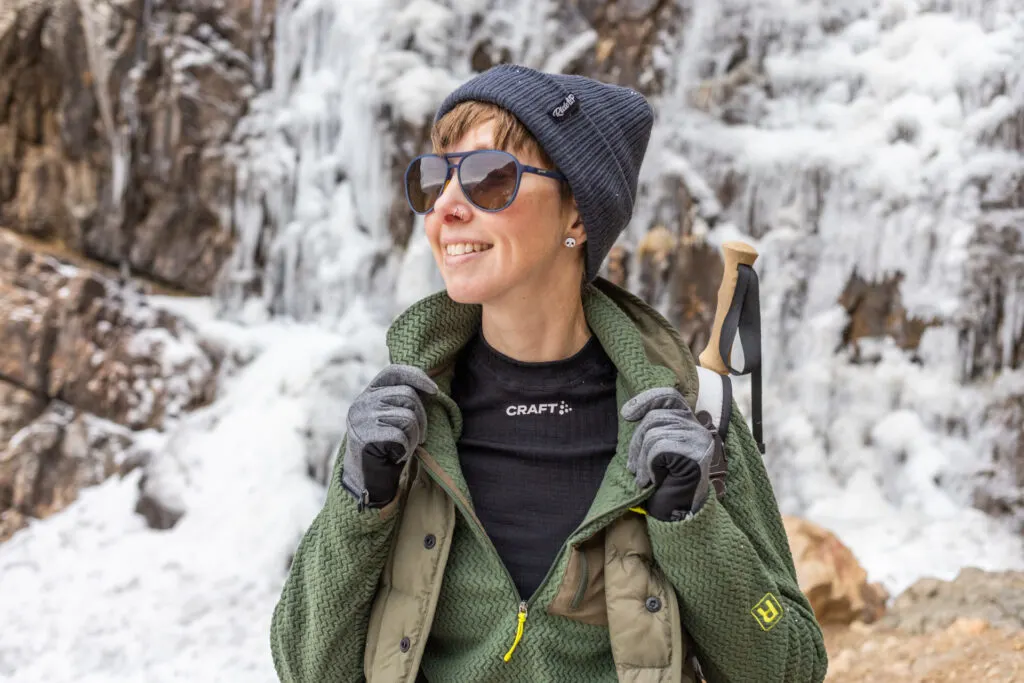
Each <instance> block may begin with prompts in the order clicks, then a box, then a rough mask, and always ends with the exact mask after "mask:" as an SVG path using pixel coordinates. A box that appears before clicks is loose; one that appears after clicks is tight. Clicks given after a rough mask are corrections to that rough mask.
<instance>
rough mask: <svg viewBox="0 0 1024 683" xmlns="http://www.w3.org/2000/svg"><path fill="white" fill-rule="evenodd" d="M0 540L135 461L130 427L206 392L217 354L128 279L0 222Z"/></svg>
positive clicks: (169, 413)
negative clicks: (68, 258) (80, 263)
mask: <svg viewBox="0 0 1024 683" xmlns="http://www.w3.org/2000/svg"><path fill="white" fill-rule="evenodd" d="M0 338H2V339H3V340H4V344H3V345H2V346H0V406H2V408H0V540H3V539H4V538H6V537H7V536H9V535H10V534H11V533H13V531H15V530H16V529H17V528H19V527H20V526H21V525H22V523H23V521H24V517H25V516H34V517H45V516H47V515H49V514H51V513H53V512H55V511H57V510H59V509H61V508H62V507H64V506H65V505H67V504H68V503H70V502H71V501H73V500H74V499H75V496H76V495H77V492H78V490H79V489H81V488H82V487H85V486H90V485H93V484H97V483H99V482H101V481H103V480H104V479H106V478H107V477H109V476H112V475H114V474H123V473H124V472H126V471H128V470H129V469H131V468H132V467H134V466H136V465H138V464H139V463H140V462H142V461H143V460H144V458H145V453H144V452H141V451H140V450H139V449H137V448H136V447H135V436H134V434H135V432H138V431H141V430H147V429H159V428H161V427H162V426H163V425H164V424H165V422H166V421H167V420H168V419H170V418H173V417H176V416H178V415H180V414H181V413H182V412H184V411H186V410H189V409H192V408H195V407H197V406H200V405H202V404H204V403H206V402H208V401H209V400H211V399H212V395H213V391H214V388H215V385H214V378H215V373H216V370H217V365H218V354H217V352H216V350H214V349H204V348H203V347H202V346H201V345H200V343H199V342H198V340H197V339H196V337H195V334H194V332H193V331H192V329H191V328H190V327H189V326H188V325H187V324H186V323H184V321H182V320H180V319H178V318H175V317H174V316H172V315H170V314H168V313H166V312H162V311H157V310H154V309H152V308H150V307H148V306H147V305H146V304H145V298H144V296H142V295H141V293H140V292H138V291H137V290H135V289H134V288H132V287H131V286H125V285H122V284H119V283H118V282H116V281H114V280H111V279H109V278H107V277H105V276H103V275H99V274H97V273H95V272H90V271H88V270H85V269H82V268H78V267H75V266H72V265H69V264H67V263H64V262H61V261H59V260H58V259H56V258H54V257H51V256H46V255H44V254H42V253H40V252H38V251H34V250H33V249H31V248H29V246H28V245H27V244H26V243H25V242H24V241H23V239H21V238H19V237H17V236H16V235H14V234H13V233H10V232H5V231H0Z"/></svg>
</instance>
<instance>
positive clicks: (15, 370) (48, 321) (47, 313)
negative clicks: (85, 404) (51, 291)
mask: <svg viewBox="0 0 1024 683" xmlns="http://www.w3.org/2000/svg"><path fill="white" fill-rule="evenodd" d="M53 309H54V305H53V303H52V302H50V301H49V300H48V299H46V297H44V296H41V295H39V294H36V293H35V292H31V291H29V290H25V289H20V288H18V287H12V286H10V285H6V284H4V283H2V282H0V339H3V340H4V343H3V344H0V376H2V377H5V378H7V379H8V380H10V381H13V382H17V383H18V384H19V385H20V386H22V387H24V388H25V389H27V390H29V391H32V392H38V393H43V392H45V391H46V385H47V381H48V373H49V362H50V356H51V354H52V353H53V344H54V339H55V336H56V328H55V326H54V325H55V316H54V311H53Z"/></svg>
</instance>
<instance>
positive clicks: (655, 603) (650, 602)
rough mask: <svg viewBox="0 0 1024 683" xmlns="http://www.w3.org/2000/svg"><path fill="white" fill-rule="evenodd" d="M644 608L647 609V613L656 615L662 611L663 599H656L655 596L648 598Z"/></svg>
mask: <svg viewBox="0 0 1024 683" xmlns="http://www.w3.org/2000/svg"><path fill="white" fill-rule="evenodd" d="M644 607H646V608H647V611H648V612H650V613H651V614H654V613H655V612H658V611H660V610H661V598H658V597H655V596H653V595H652V596H651V597H649V598H647V602H645V603H644Z"/></svg>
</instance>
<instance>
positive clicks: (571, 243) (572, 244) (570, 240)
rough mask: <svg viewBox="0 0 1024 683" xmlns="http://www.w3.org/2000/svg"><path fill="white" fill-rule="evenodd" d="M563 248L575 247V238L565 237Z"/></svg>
mask: <svg viewBox="0 0 1024 683" xmlns="http://www.w3.org/2000/svg"><path fill="white" fill-rule="evenodd" d="M565 246H567V247H569V248H570V249H572V248H573V247H575V246H576V238H575V237H566V238H565Z"/></svg>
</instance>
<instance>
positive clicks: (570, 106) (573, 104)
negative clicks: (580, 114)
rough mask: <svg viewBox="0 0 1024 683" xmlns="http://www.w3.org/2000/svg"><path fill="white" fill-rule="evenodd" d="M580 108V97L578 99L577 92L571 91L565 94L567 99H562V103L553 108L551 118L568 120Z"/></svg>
mask: <svg viewBox="0 0 1024 683" xmlns="http://www.w3.org/2000/svg"><path fill="white" fill-rule="evenodd" d="M579 109H580V101H579V99H577V97H576V95H575V94H573V93H569V94H568V95H566V96H565V99H564V100H562V103H561V104H560V105H558V106H557V107H555V108H554V109H553V110H552V112H551V118H553V119H554V120H555V121H559V122H561V121H567V120H569V119H570V118H572V116H573V114H575V113H576V112H577V111H579Z"/></svg>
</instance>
